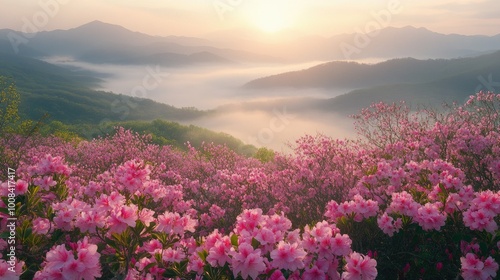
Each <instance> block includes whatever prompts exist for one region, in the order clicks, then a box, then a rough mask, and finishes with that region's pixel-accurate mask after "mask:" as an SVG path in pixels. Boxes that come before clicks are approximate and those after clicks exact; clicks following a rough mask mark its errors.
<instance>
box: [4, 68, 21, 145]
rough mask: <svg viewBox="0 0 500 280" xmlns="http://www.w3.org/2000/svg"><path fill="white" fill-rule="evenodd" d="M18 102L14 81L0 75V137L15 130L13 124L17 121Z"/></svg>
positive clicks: (18, 96) (18, 97)
mask: <svg viewBox="0 0 500 280" xmlns="http://www.w3.org/2000/svg"><path fill="white" fill-rule="evenodd" d="M19 102H20V95H19V93H18V92H17V90H16V87H15V85H14V82H12V81H11V80H10V79H7V78H5V77H0V137H4V136H5V134H6V133H12V132H13V131H14V130H15V124H17V122H18V121H19V114H18V107H19Z"/></svg>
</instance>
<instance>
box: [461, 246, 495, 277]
mask: <svg viewBox="0 0 500 280" xmlns="http://www.w3.org/2000/svg"><path fill="white" fill-rule="evenodd" d="M460 263H461V264H462V274H461V275H462V277H463V278H464V279H465V280H469V279H481V280H483V279H484V280H487V279H493V278H494V277H495V276H496V274H497V271H498V264H497V263H496V262H495V261H494V260H493V259H492V258H491V257H488V259H486V260H485V262H482V261H481V260H480V259H478V258H477V257H476V255H474V254H472V253H468V254H467V255H466V256H465V257H461V258H460Z"/></svg>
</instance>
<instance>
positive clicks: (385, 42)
mask: <svg viewBox="0 0 500 280" xmlns="http://www.w3.org/2000/svg"><path fill="white" fill-rule="evenodd" d="M288 32H290V31H288ZM9 33H11V34H17V35H18V36H22V35H23V34H22V33H20V32H17V31H13V30H8V29H2V30H0V51H2V52H6V53H13V50H12V46H10V42H9V38H8V34H9ZM224 34H225V36H230V35H231V34H232V33H231V32H226V33H224ZM233 35H234V36H230V37H229V38H230V39H226V40H222V41H221V40H220V38H218V39H213V40H209V39H204V38H195V37H183V36H166V37H161V36H152V35H147V34H144V33H140V32H134V31H130V30H128V29H126V28H124V27H122V26H119V25H114V24H109V23H104V22H100V21H93V22H90V23H87V24H84V25H82V26H79V27H76V28H72V29H68V30H54V31H44V32H39V33H37V34H36V36H34V37H33V38H31V39H29V40H28V43H27V44H21V45H20V46H19V50H20V52H19V54H22V55H26V56H30V57H42V56H62V55H64V56H72V57H74V58H75V59H78V60H83V61H87V62H92V63H95V62H96V61H99V59H101V58H102V57H109V60H111V61H119V60H124V59H130V58H132V57H136V58H139V57H144V56H151V55H157V54H160V53H176V54H182V55H190V54H194V53H200V52H208V53H212V54H213V55H216V56H220V57H221V58H223V59H225V60H229V61H233V62H236V63H254V62H259V63H262V62H264V63H282V62H287V63H290V62H308V61H312V60H319V61H331V60H345V59H366V58H397V57H414V58H420V59H424V58H454V57H460V56H474V55H478V54H481V53H484V52H488V51H494V50H497V49H500V34H499V35H495V36H482V35H475V36H468V35H458V34H440V33H436V32H433V31H430V30H428V29H425V28H416V27H412V26H406V27H400V28H396V27H387V28H384V29H381V30H377V31H373V32H371V33H368V34H361V33H350V34H339V35H334V36H330V37H322V36H315V35H300V37H297V38H295V39H290V36H286V37H287V39H286V40H284V41H282V42H280V41H270V42H265V41H258V40H257V39H252V38H247V37H245V36H238V34H237V33H235V34H233ZM359 38H364V39H363V40H367V41H366V42H365V43H363V45H359V44H357V43H356V42H357V41H360V39H359ZM346 46H347V49H349V50H353V49H354V50H356V51H354V52H350V53H349V51H348V52H347V53H346ZM110 50H113V51H114V53H111V54H110V52H109V51H110ZM219 62H220V61H219ZM219 62H218V63H219ZM190 63H192V62H190Z"/></svg>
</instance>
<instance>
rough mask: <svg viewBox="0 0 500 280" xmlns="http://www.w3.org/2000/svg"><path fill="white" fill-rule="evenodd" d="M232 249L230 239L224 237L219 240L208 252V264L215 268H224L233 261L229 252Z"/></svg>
mask: <svg viewBox="0 0 500 280" xmlns="http://www.w3.org/2000/svg"><path fill="white" fill-rule="evenodd" d="M230 249H231V240H230V239H229V237H227V236H224V237H223V238H221V239H220V240H217V241H216V242H215V244H214V246H213V247H211V248H210V249H209V251H208V256H207V262H208V263H209V264H210V265H211V266H213V267H217V266H220V267H222V266H224V264H226V263H229V262H230V261H231V259H230V257H229V251H230Z"/></svg>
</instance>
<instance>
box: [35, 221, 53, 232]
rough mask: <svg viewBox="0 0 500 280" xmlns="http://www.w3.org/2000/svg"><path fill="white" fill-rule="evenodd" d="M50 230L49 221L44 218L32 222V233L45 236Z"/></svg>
mask: <svg viewBox="0 0 500 280" xmlns="http://www.w3.org/2000/svg"><path fill="white" fill-rule="evenodd" d="M49 229H50V221H49V220H48V219H44V218H36V219H35V220H34V221H33V232H34V233H36V234H47V233H48V232H49Z"/></svg>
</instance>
